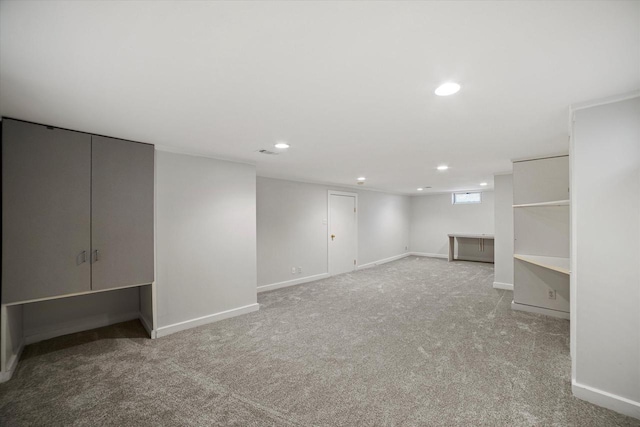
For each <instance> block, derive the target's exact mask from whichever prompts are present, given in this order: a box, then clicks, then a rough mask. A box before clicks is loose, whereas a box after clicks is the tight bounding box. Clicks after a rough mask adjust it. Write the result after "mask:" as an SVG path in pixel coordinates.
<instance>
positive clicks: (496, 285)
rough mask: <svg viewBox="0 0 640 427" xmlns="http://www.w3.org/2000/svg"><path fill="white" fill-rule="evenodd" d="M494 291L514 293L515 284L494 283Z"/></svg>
mask: <svg viewBox="0 0 640 427" xmlns="http://www.w3.org/2000/svg"><path fill="white" fill-rule="evenodd" d="M493 289H504V290H505V291H512V290H513V283H503V282H493Z"/></svg>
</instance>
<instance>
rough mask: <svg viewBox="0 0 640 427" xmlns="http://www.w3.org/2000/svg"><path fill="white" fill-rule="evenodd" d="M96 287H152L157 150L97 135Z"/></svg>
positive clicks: (94, 162) (94, 167) (94, 189)
mask: <svg viewBox="0 0 640 427" xmlns="http://www.w3.org/2000/svg"><path fill="white" fill-rule="evenodd" d="M91 147H92V152H91V158H92V169H91V175H92V181H91V182H92V194H91V249H92V253H91V262H92V264H91V267H92V268H91V277H92V281H91V288H92V289H93V290H100V289H110V288H120V287H123V286H131V285H140V284H145V283H151V282H153V279H154V271H153V270H154V268H153V265H154V264H153V196H154V193H153V180H154V167H153V163H154V148H153V145H148V144H140V143H135V142H131V141H124V140H120V139H113V138H106V137H102V136H92V142H91Z"/></svg>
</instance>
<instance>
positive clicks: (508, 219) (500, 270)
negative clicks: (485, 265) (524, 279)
mask: <svg viewBox="0 0 640 427" xmlns="http://www.w3.org/2000/svg"><path fill="white" fill-rule="evenodd" d="M493 185H494V199H495V200H494V210H495V211H494V218H495V236H496V241H495V265H494V279H493V280H494V282H495V283H496V284H498V286H500V285H507V286H503V287H505V288H508V287H509V286H508V285H511V289H513V207H512V206H513V175H511V174H509V175H496V176H495V177H494V179H493Z"/></svg>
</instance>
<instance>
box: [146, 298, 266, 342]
mask: <svg viewBox="0 0 640 427" xmlns="http://www.w3.org/2000/svg"><path fill="white" fill-rule="evenodd" d="M259 308H260V304H258V303H255V304H249V305H245V306H243V307H238V308H233V309H231V310H226V311H221V312H219V313H214V314H210V315H208V316H202V317H198V318H196V319H191V320H185V321H184V322H178V323H174V324H173V325H168V326H163V327H161V328H158V329H156V337H157V338H160V337H165V336H167V335H170V334H173V333H175V332H180V331H184V330H186V329H191V328H195V327H197V326H202V325H207V324H209V323H214V322H218V321H220V320H224V319H228V318H230V317H235V316H240V315H241V314H247V313H251V312H253V311H258V309H259Z"/></svg>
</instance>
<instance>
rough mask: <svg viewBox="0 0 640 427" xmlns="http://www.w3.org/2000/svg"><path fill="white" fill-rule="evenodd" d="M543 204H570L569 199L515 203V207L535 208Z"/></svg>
mask: <svg viewBox="0 0 640 427" xmlns="http://www.w3.org/2000/svg"><path fill="white" fill-rule="evenodd" d="M542 206H569V200H554V201H553V202H540V203H525V204H523V205H513V207H514V208H534V207H542Z"/></svg>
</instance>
